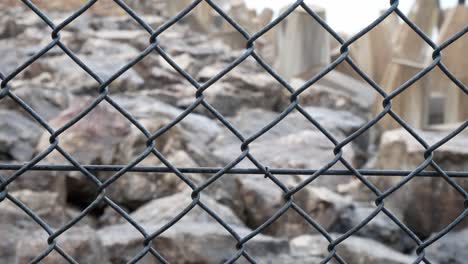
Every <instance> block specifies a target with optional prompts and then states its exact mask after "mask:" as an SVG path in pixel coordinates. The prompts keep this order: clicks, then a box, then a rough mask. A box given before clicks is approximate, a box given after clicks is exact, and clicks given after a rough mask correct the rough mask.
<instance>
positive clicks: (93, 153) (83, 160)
mask: <svg viewBox="0 0 468 264" xmlns="http://www.w3.org/2000/svg"><path fill="white" fill-rule="evenodd" d="M89 103H90V101H87V100H85V101H82V102H79V103H76V104H75V105H73V106H71V107H70V108H68V109H67V110H66V111H64V112H63V113H62V114H61V115H60V116H59V117H57V118H56V119H54V120H52V121H51V122H50V123H51V124H52V125H53V126H55V127H61V126H62V125H64V124H65V123H66V122H68V121H69V120H70V119H71V118H72V117H74V116H75V115H76V114H78V113H79V111H81V109H83V107H84V106H86V105H87V104H89ZM141 121H142V122H143V124H144V125H146V126H147V128H148V129H150V130H152V131H155V130H157V129H158V128H159V127H161V126H163V124H164V123H165V122H169V120H165V119H153V120H152V121H150V120H141ZM128 122H129V121H126V120H125V119H124V117H123V116H121V115H120V114H119V113H118V112H116V110H113V109H112V108H111V107H110V106H106V105H105V104H100V105H99V106H98V107H97V108H95V109H94V110H93V111H92V112H90V113H89V115H87V116H86V117H85V119H84V120H82V121H80V122H78V123H77V124H76V125H74V126H72V127H71V128H69V129H68V130H67V131H66V132H65V133H64V135H63V136H62V137H61V138H60V145H61V147H63V148H64V149H65V150H66V151H68V153H70V154H71V155H72V156H73V157H74V158H75V159H76V160H77V161H78V162H80V164H102V165H110V164H128V163H129V162H130V161H132V160H133V159H135V158H136V156H138V155H140V153H142V152H143V151H144V149H145V148H146V139H145V137H144V135H142V133H141V132H140V131H139V130H138V129H137V128H136V127H134V126H129V123H128ZM178 134H179V133H178V132H177V129H175V130H171V132H170V133H166V134H165V135H163V136H162V137H161V138H160V140H159V141H158V142H157V147H158V149H160V150H161V151H162V152H164V153H166V154H167V152H166V150H167V149H168V148H169V147H168V146H169V145H171V146H174V145H173V144H172V143H170V142H171V141H172V139H171V138H172V137H173V136H175V137H179V136H177V135H178ZM176 141H178V142H180V140H179V139H177V140H176ZM48 144H49V143H48V135H44V137H43V138H42V140H41V141H40V143H39V147H38V148H39V149H42V148H44V147H45V146H47V145H48ZM166 144H169V145H166ZM174 147H176V146H174ZM169 149H170V148H169ZM46 161H47V162H49V163H54V164H67V163H68V162H67V161H66V160H65V158H64V157H62V156H61V155H60V154H59V153H55V152H54V153H51V154H50V155H49V156H48V157H47V158H46ZM66 175H67V177H66V178H67V190H68V197H69V198H70V199H71V200H72V201H73V200H74V201H79V204H78V205H81V206H82V205H86V204H87V203H89V202H91V201H92V199H94V198H95V196H96V191H97V188H96V186H95V185H94V184H93V183H92V182H91V181H90V180H89V179H87V178H86V177H85V176H84V175H82V174H81V172H70V173H68V174H66ZM110 175H111V174H109V173H97V176H98V178H100V179H101V180H105V179H107V178H109V177H110ZM52 176H53V175H52ZM155 191H156V185H155V183H154V182H152V181H150V178H149V177H145V176H143V175H135V174H133V173H128V174H126V175H123V176H122V177H121V178H120V179H119V180H118V181H116V182H115V183H113V184H112V185H111V186H109V187H108V193H107V194H108V195H109V196H110V197H112V198H113V199H115V201H116V202H119V203H122V204H123V205H125V206H128V207H130V208H134V207H135V206H137V205H139V204H141V203H144V202H146V201H148V200H151V199H152V198H153V197H154V193H155Z"/></svg>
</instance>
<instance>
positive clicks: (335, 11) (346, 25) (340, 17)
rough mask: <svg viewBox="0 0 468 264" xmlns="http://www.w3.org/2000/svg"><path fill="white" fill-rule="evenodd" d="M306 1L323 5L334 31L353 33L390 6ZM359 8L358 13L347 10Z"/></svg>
mask: <svg viewBox="0 0 468 264" xmlns="http://www.w3.org/2000/svg"><path fill="white" fill-rule="evenodd" d="M245 2H246V3H247V5H248V6H249V7H253V8H255V9H257V10H262V9H263V8H265V7H269V8H271V9H273V10H275V11H276V12H278V11H279V10H280V9H281V8H283V7H284V6H287V5H288V4H291V3H294V2H295V1H294V0H245ZM306 2H307V3H310V4H315V5H319V6H322V7H324V8H325V9H326V10H327V21H328V23H329V24H330V25H331V26H332V28H333V29H335V30H336V31H342V32H346V33H355V32H357V31H359V30H360V29H362V28H364V27H365V26H367V25H368V24H370V23H371V22H372V21H374V20H375V19H376V18H377V17H378V16H379V14H380V11H381V10H384V9H386V8H388V7H389V6H390V4H389V3H390V1H389V0H308V1H307V0H306ZM413 2H414V0H400V4H399V8H400V9H401V10H402V11H404V12H405V13H407V12H408V11H409V9H410V8H411V6H412V4H413ZM457 2H458V1H457V0H441V4H442V8H448V7H453V6H454V5H456V3H457ZM350 10H359V13H353V12H349V11H350Z"/></svg>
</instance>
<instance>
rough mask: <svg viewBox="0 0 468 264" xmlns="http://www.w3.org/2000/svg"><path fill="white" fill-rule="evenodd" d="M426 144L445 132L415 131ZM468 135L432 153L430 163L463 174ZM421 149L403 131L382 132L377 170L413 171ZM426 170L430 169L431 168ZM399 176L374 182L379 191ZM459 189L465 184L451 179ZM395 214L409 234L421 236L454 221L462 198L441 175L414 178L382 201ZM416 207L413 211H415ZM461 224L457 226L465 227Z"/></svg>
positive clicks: (466, 184)
mask: <svg viewBox="0 0 468 264" xmlns="http://www.w3.org/2000/svg"><path fill="white" fill-rule="evenodd" d="M417 132H418V133H419V135H420V136H421V137H422V138H423V139H425V140H426V142H428V143H429V144H434V143H435V142H437V141H438V140H440V139H442V138H443V137H444V136H445V135H447V134H448V133H449V132H448V131H445V132H443V131H441V132H437V131H417ZM467 144H468V134H467V133H466V132H463V133H461V134H459V135H458V136H456V137H455V138H453V139H451V140H450V141H448V142H447V143H445V144H444V145H442V146H441V147H440V148H438V149H437V150H436V151H435V152H434V161H436V162H437V164H438V165H439V166H440V167H441V168H442V169H443V170H445V171H467V170H468V162H467V160H468V151H467V150H466V148H464V146H466V145H467ZM424 151H425V150H424V148H423V147H422V146H421V145H420V144H419V143H418V142H417V141H416V140H415V139H413V138H412V136H411V135H410V134H409V133H408V132H406V131H404V130H403V129H398V130H391V131H388V132H385V133H384V134H383V136H382V142H381V144H380V151H379V154H378V161H377V167H378V168H379V169H389V170H414V169H416V167H417V166H419V165H420V164H422V163H423V161H424ZM427 170H432V171H433V170H434V168H432V167H431V166H429V167H428V168H427ZM401 179H402V178H401V177H378V178H377V179H374V178H372V180H375V181H376V183H377V185H378V186H379V187H381V188H382V189H387V188H390V187H391V186H394V185H395V184H397V183H398V182H399V181H401ZM454 181H455V182H457V183H458V184H459V185H460V186H461V187H462V188H464V189H465V190H466V189H468V182H467V181H465V180H463V179H454ZM386 201H387V203H386V204H388V205H389V206H390V207H391V208H393V209H394V211H395V212H397V213H399V215H401V217H402V220H403V221H404V223H406V224H407V225H408V226H409V227H410V228H411V229H412V230H413V231H415V232H416V233H417V234H419V235H421V236H422V237H428V236H429V235H430V234H431V233H433V232H437V231H440V230H441V229H442V228H444V227H446V226H447V225H448V224H450V223H451V222H452V221H454V220H455V218H457V217H458V216H459V215H460V214H461V213H462V212H463V210H464V209H465V208H464V202H465V201H464V198H463V195H461V194H460V193H459V192H458V191H457V190H456V189H455V188H453V187H452V186H451V185H449V184H448V183H447V182H446V181H445V180H444V179H443V178H442V177H441V176H438V177H433V178H428V177H416V178H414V179H412V180H411V181H410V182H408V183H406V184H405V185H404V186H403V187H402V188H400V189H399V190H398V191H396V192H395V193H394V194H393V195H391V196H390V197H389V198H387V199H386ZM415 208H417V210H415ZM466 224H467V222H466V221H465V222H464V223H462V224H461V225H460V227H463V226H466Z"/></svg>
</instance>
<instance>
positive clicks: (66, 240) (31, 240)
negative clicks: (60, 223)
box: [16, 226, 109, 264]
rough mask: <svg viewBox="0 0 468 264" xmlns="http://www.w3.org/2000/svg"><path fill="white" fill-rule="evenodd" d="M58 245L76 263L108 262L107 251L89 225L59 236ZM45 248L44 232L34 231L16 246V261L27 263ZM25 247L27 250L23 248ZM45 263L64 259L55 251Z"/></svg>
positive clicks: (62, 261) (52, 263) (51, 263)
mask: <svg viewBox="0 0 468 264" xmlns="http://www.w3.org/2000/svg"><path fill="white" fill-rule="evenodd" d="M57 240H58V245H59V246H60V247H61V248H62V249H63V251H65V252H66V253H67V254H68V255H69V256H71V257H72V258H73V259H74V260H75V261H77V262H78V263H104V264H106V263H109V261H108V258H107V253H106V251H105V248H104V247H103V245H102V243H101V241H100V239H99V237H98V235H97V233H96V232H95V230H93V229H92V228H90V227H87V226H84V227H76V228H72V229H70V230H69V231H67V232H65V233H64V234H62V235H61V236H59V238H58V239H57ZM46 248H47V236H46V233H45V232H43V231H41V232H35V233H32V234H29V235H28V236H27V238H24V239H22V240H21V241H20V242H19V243H18V244H17V246H16V251H17V255H16V263H29V262H30V261H32V260H33V259H34V258H35V257H37V256H38V255H40V254H41V253H42V252H44V250H45V249H46ZM25 249H27V250H25ZM44 261H45V262H46V263H50V264H55V263H57V264H58V263H64V261H66V260H65V259H64V258H63V257H62V256H61V255H59V254H58V253H56V252H53V253H51V254H50V255H49V256H47V257H46V258H45V259H44Z"/></svg>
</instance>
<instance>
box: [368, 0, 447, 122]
mask: <svg viewBox="0 0 468 264" xmlns="http://www.w3.org/2000/svg"><path fill="white" fill-rule="evenodd" d="M439 10H440V8H439V3H438V1H437V0H417V1H416V2H415V3H414V5H413V8H412V9H411V11H410V14H409V16H408V17H409V19H410V20H411V21H413V22H414V23H415V24H416V25H418V27H419V28H420V29H421V30H422V31H424V32H425V33H426V34H427V35H429V36H431V35H432V33H433V31H434V30H435V29H436V27H437V21H438V17H439ZM429 48H430V47H429V46H428V45H427V44H426V43H425V42H424V40H423V39H422V38H421V37H420V36H419V35H417V34H416V33H415V32H414V31H413V29H411V28H410V27H409V26H408V25H406V24H402V25H401V26H400V29H399V31H398V32H397V35H396V36H395V43H394V50H393V59H392V62H391V63H390V65H389V66H388V67H387V69H386V71H385V76H384V77H383V80H382V82H381V83H382V86H383V88H384V89H385V90H386V91H387V92H388V93H392V92H393V91H394V90H396V89H398V88H399V87H400V86H401V85H402V84H404V83H405V82H406V81H408V80H409V79H410V78H411V77H413V76H414V75H415V74H416V73H418V72H419V71H420V70H421V69H422V68H423V65H424V64H425V63H427V60H428V57H429V54H430V50H429ZM424 82H425V78H423V79H420V80H419V81H418V82H416V83H415V84H413V85H411V86H410V87H408V89H406V90H405V91H404V92H403V93H402V94H400V95H399V96H397V97H396V98H395V99H394V100H393V104H392V109H393V111H395V112H396V113H397V114H398V115H399V116H400V117H402V118H403V119H404V120H405V121H407V122H409V123H410V124H411V125H412V126H413V127H415V128H423V127H425V126H426V125H427V120H428V118H427V113H428V110H427V107H428V106H427V102H428V98H429V94H430V93H431V92H430V90H431V89H430V86H429V84H428V85H424ZM381 109H382V106H381V103H380V102H379V103H378V105H377V106H376V112H380V111H381ZM380 124H381V126H382V128H383V129H384V130H388V129H394V128H399V127H400V125H399V124H398V123H396V122H395V121H393V120H392V118H391V117H389V116H386V117H384V118H383V119H382V120H381V122H380Z"/></svg>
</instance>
